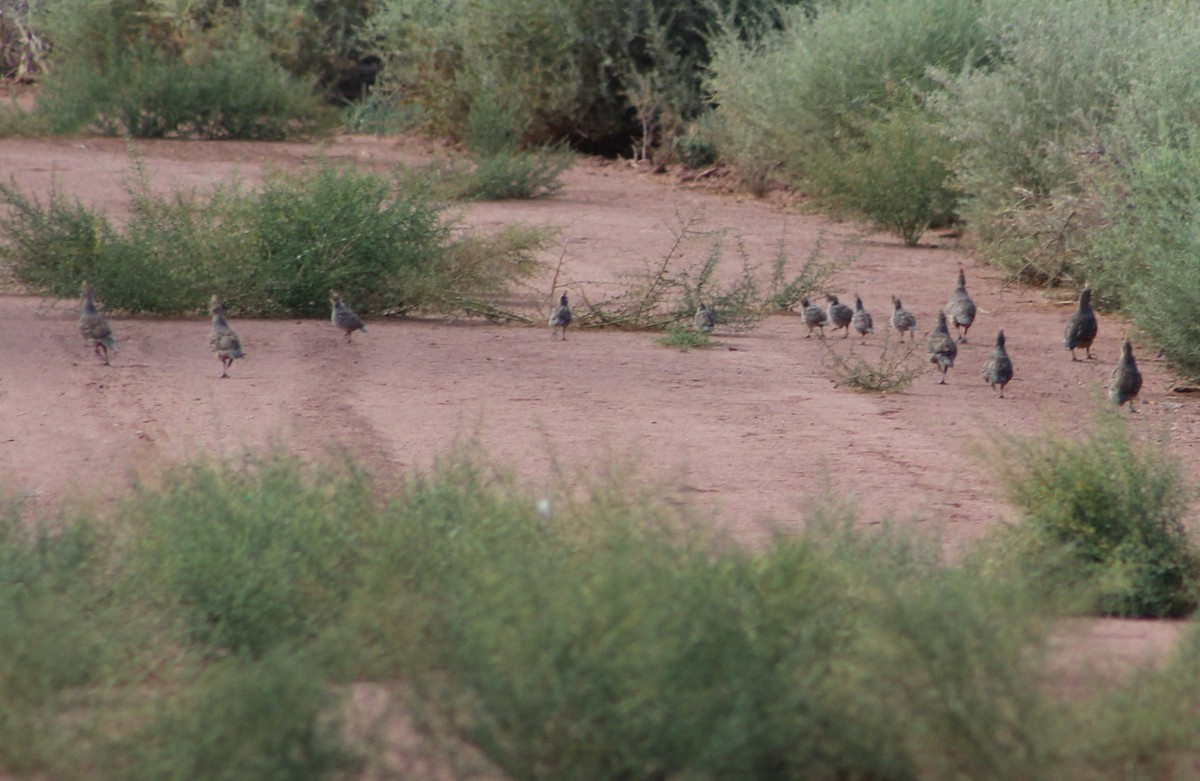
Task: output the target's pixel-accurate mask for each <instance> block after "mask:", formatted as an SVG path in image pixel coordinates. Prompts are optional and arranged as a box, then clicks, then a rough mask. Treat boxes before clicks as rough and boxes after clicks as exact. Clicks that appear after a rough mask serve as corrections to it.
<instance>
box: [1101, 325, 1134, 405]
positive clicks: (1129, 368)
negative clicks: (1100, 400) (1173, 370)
mask: <svg viewBox="0 0 1200 781" xmlns="http://www.w3.org/2000/svg"><path fill="white" fill-rule="evenodd" d="M1141 390H1142V373H1141V372H1140V371H1138V367H1137V361H1135V360H1133V345H1132V344H1130V342H1129V340H1128V339H1126V340H1125V342H1124V343H1123V344H1122V345H1121V360H1119V361H1117V367H1116V368H1115V369H1113V373H1112V384H1111V385H1110V386H1109V391H1108V393H1109V397H1110V398H1111V399H1112V400H1113V402H1114V403H1115V404H1116V405H1117V407H1120V406H1121V405H1122V404H1124V403H1125V402H1127V401H1128V402H1129V411H1130V412H1137V410H1136V409H1134V406H1133V400H1134V399H1136V398H1137V395H1138V393H1140V392H1141Z"/></svg>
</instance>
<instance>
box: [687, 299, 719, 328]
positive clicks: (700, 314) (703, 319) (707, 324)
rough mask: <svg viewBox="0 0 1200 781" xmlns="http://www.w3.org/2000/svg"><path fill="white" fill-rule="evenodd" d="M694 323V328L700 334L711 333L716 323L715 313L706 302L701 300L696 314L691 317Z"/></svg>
mask: <svg viewBox="0 0 1200 781" xmlns="http://www.w3.org/2000/svg"><path fill="white" fill-rule="evenodd" d="M692 321H693V322H694V323H695V324H696V330H697V331H699V332H700V333H702V334H711V333H712V330H713V328H715V327H716V325H717V313H716V312H714V311H713V308H712V307H711V306H709V305H708V304H705V303H703V302H701V304H700V307H699V308H698V309H697V310H696V316H695V317H694V318H693V319H692Z"/></svg>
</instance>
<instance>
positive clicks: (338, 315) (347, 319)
mask: <svg viewBox="0 0 1200 781" xmlns="http://www.w3.org/2000/svg"><path fill="white" fill-rule="evenodd" d="M329 302H330V303H331V304H333V314H332V315H331V316H330V319H331V320H332V321H333V324H334V325H336V326H337V327H338V328H340V329H342V331H343V332H344V333H345V334H346V341H347V342H348V341H350V336H351V334H353V333H354V332H355V331H362V332H363V333H366V332H367V327H366V326H365V325H364V324H363V321H362V318H361V317H359V316H358V315H357V314H355V313H354V310H353V309H351V308H350V307H348V306H346V302H345V301H343V300H342V296H341V294H340V293H337V292H335V291H332V290H331V291H330V292H329Z"/></svg>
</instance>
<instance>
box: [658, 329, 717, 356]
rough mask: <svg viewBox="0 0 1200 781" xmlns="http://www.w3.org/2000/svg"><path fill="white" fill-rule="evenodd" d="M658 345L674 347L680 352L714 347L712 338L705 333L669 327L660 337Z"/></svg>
mask: <svg viewBox="0 0 1200 781" xmlns="http://www.w3.org/2000/svg"><path fill="white" fill-rule="evenodd" d="M658 343H659V344H661V345H662V346H663V347H673V348H675V349H677V350H679V351H680V352H685V353H686V352H690V351H691V350H705V349H708V348H709V347H712V346H713V340H712V337H711V336H709V335H708V334H706V333H704V332H703V331H696V330H694V329H690V328H679V327H677V326H672V327H668V328H667V329H666V330H665V331H664V332H663V335H662V336H660V337H659V339H658Z"/></svg>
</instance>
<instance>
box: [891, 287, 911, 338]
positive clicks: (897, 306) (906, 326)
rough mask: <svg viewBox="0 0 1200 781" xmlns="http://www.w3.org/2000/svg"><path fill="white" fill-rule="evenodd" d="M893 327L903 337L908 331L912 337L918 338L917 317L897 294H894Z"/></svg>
mask: <svg viewBox="0 0 1200 781" xmlns="http://www.w3.org/2000/svg"><path fill="white" fill-rule="evenodd" d="M892 328H895V329H896V331H897V332H898V333H899V334H900V338H901V339H903V338H904V333H905V332H906V331H907V332H908V333H909V334H911V339H916V338H917V318H916V317H914V316H913V313H912V312H910V311H908V310H907V309H905V308H904V305H903V304H901V303H900V299H898V298H896V297H895V296H892Z"/></svg>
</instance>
